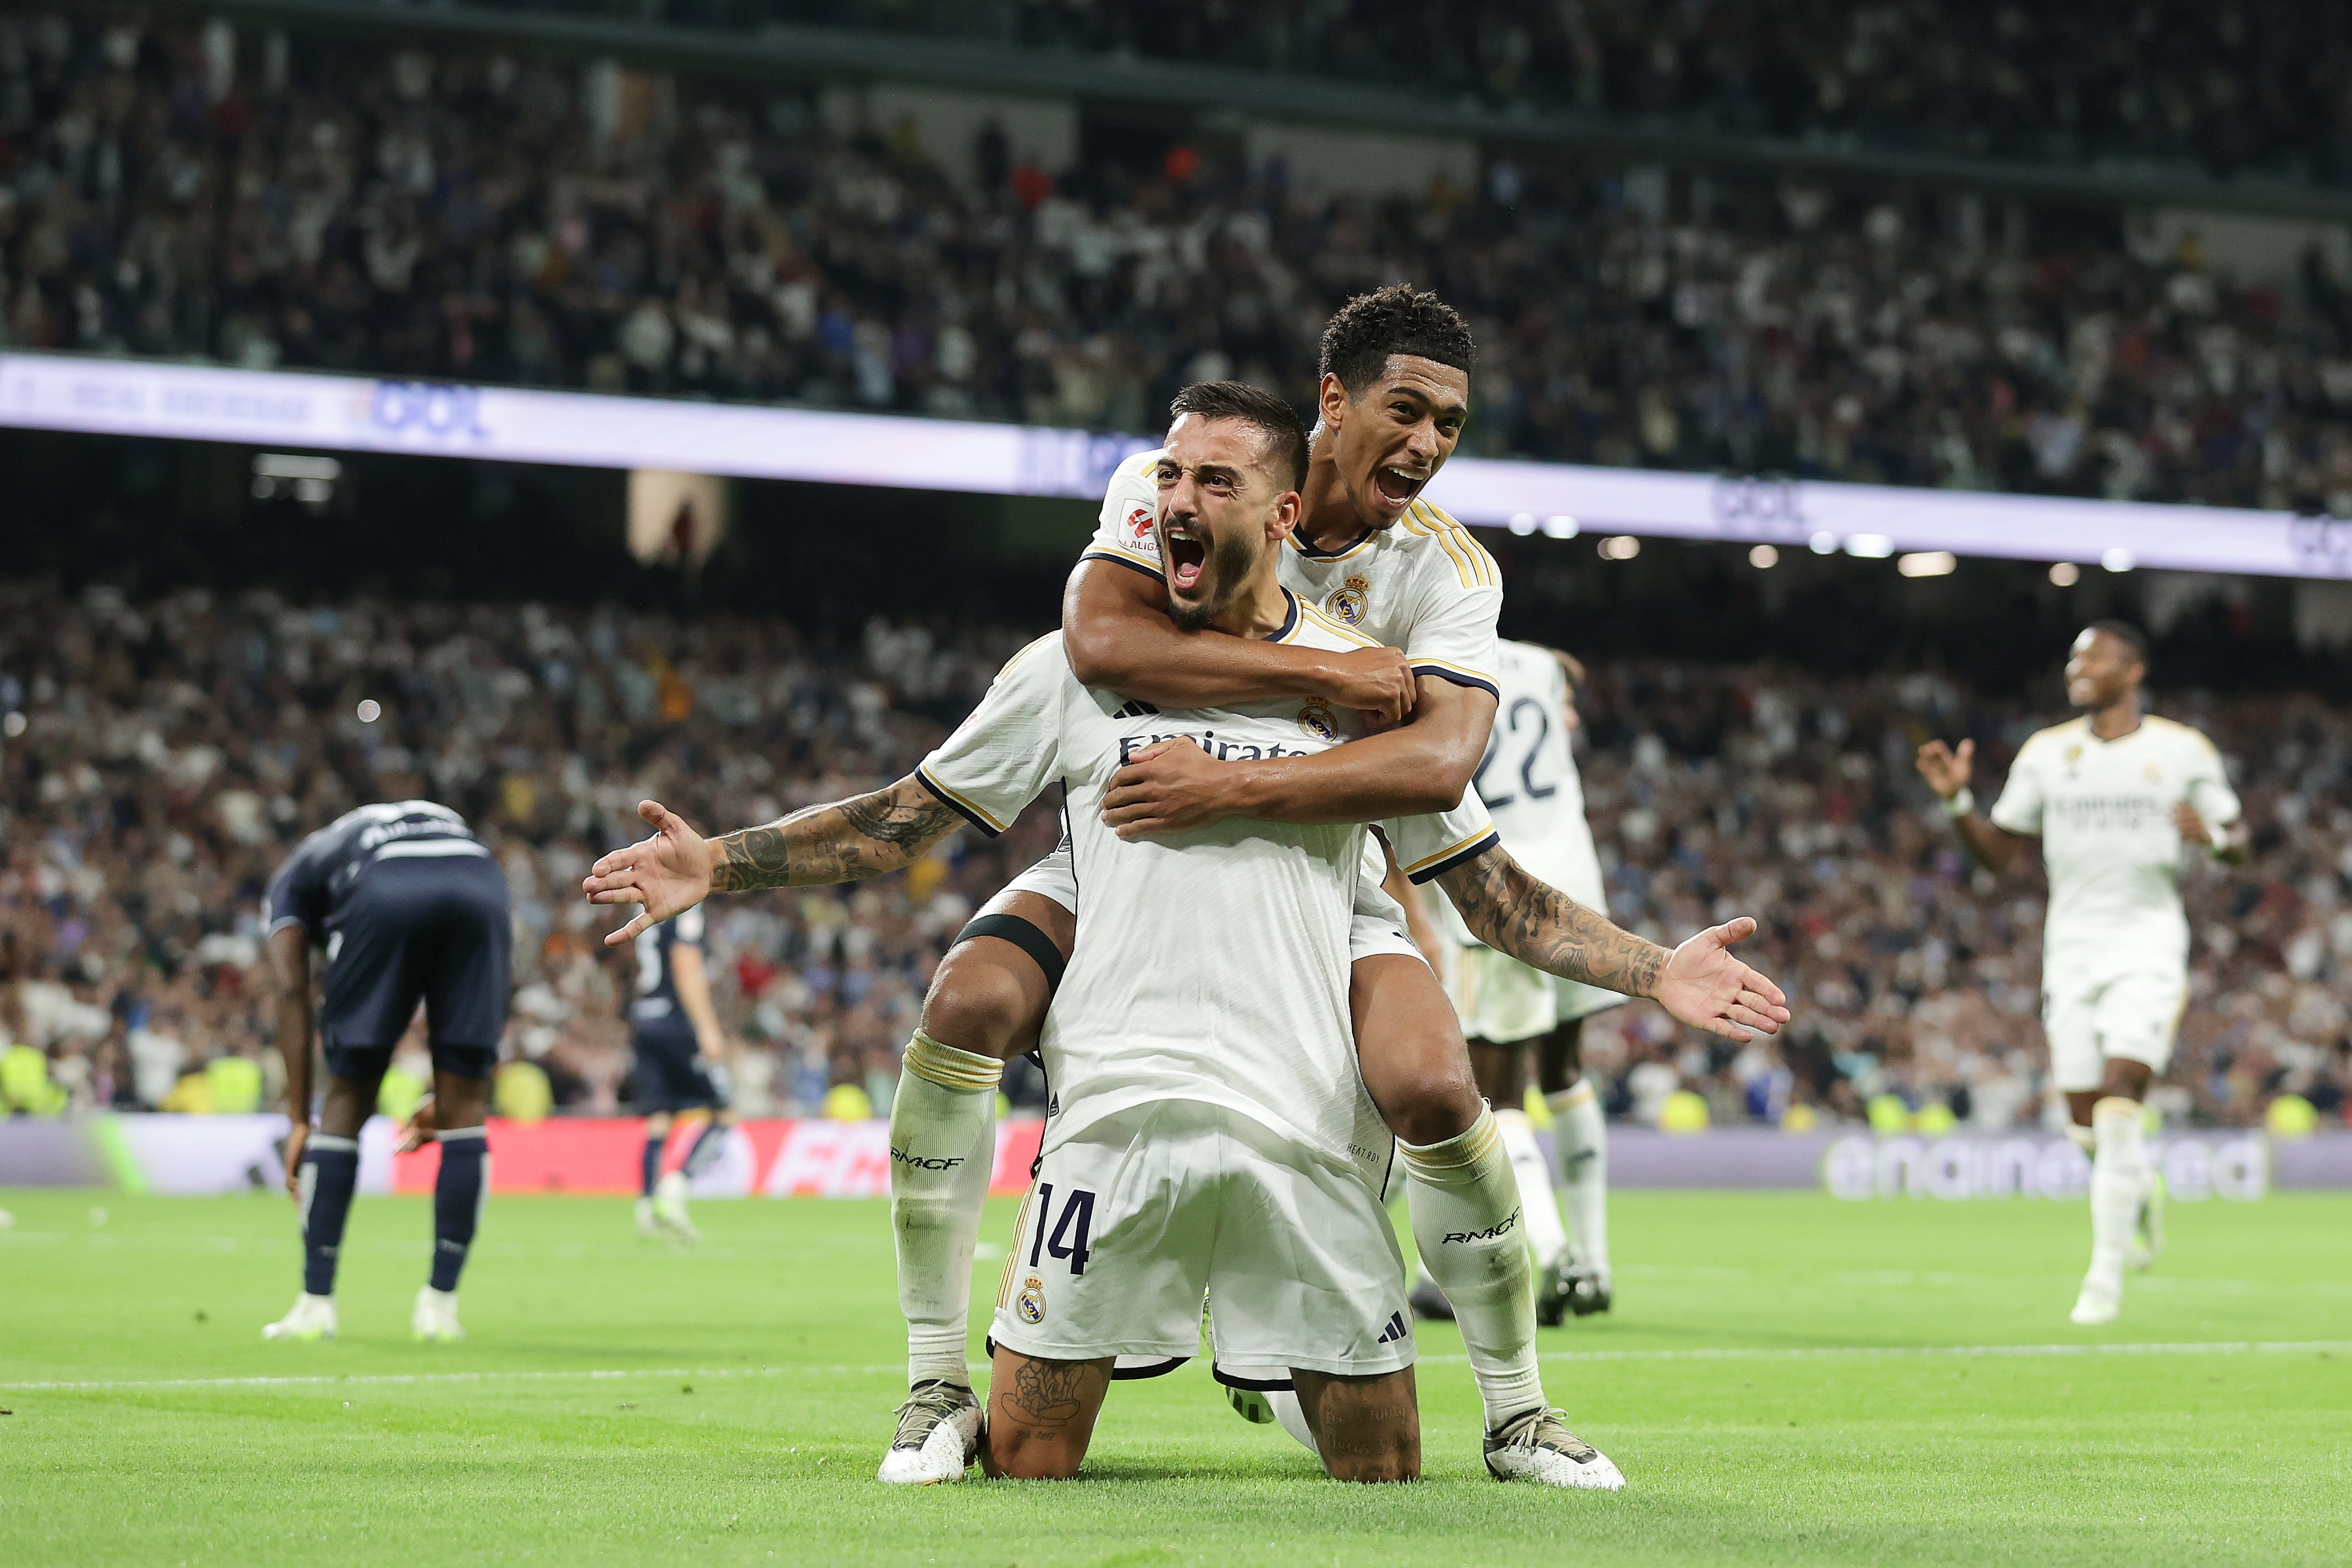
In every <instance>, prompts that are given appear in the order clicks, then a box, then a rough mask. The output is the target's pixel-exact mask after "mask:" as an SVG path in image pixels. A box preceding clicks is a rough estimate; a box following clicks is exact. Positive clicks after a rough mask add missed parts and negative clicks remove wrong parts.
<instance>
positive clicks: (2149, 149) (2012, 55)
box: [509, 0, 2352, 184]
mask: <svg viewBox="0 0 2352 1568" xmlns="http://www.w3.org/2000/svg"><path fill="white" fill-rule="evenodd" d="M509 3H513V0H509ZM520 4H521V5H523V6H524V7H525V8H530V9H544V10H562V11H568V12H573V13H589V14H594V13H600V12H601V13H604V14H605V15H610V16H628V17H630V18H632V19H635V18H639V17H642V16H646V15H647V14H648V9H647V6H646V4H645V3H644V0H520ZM652 9H653V13H654V14H657V15H660V16H665V17H667V19H669V20H671V21H674V22H677V23H682V24H687V25H719V26H735V27H756V26H760V25H761V24H763V23H767V22H772V21H775V22H795V23H802V24H813V25H817V26H851V27H863V28H884V29H891V30H898V31H907V32H918V33H928V34H934V35H943V36H948V37H971V38H984V39H989V40H992V41H994V42H999V43H1005V44H1014V45H1019V46H1021V47H1025V48H1030V49H1039V48H1045V49H1060V50H1066V51H1075V52H1086V53H1095V54H1115V55H1127V56H1139V57H1143V58H1145V59H1171V60H1189V61H1196V62H1199V63H1202V64H1214V65H1229V66H1244V67H1248V68H1254V69H1258V70H1274V71H1295V72H1300V73H1304V74H1308V75H1317V76H1329V77H1338V78H1349V79H1354V80H1359V81H1365V82H1372V83H1378V84H1381V85H1382V86H1388V87H1399V88H1402V89H1406V90H1408V91H1410V92H1412V93H1414V94H1416V95H1422V96H1430V97H1438V98H1445V99H1468V100H1470V101H1473V102H1478V103H1483V104H1486V105H1488V106H1490V107H1493V108H1496V109H1521V108H1532V109H1538V110H1549V111H1569V112H1578V111H1581V112H1584V113H1588V114H1602V115H1607V116H1608V117H1610V118H1611V119H1612V120H1642V121H1646V122H1652V123H1665V124H1669V125H1684V126H1691V127H1696V128H1701V129H1706V130H1710V131H1727V132H1735V133H1753V132H1758V131H1763V132H1769V133H1770V134H1773V135H1777V136H1785V137H1792V138H1801V139H1803V140H1806V141H1815V142H1819V141H1832V142H1839V143H1846V144H1852V145H1858V146H1863V147H1868V148H1873V149H1901V150H1906V151H1910V150H1916V151H1933V152H1962V153H1973V154H1978V155H1990V156H1996V157H2009V158H2031V159H2042V160H2053V161H2066V162H2073V161H2085V162H2088V161H2102V162H2137V163H2149V162H2152V163H2159V164H2167V165H2189V166H2192V167H2196V168H2199V169H2202V170H2208V171H2211V172H2219V173H2228V172H2236V171H2239V170H2246V169H2252V170H2259V171H2262V172H2268V173H2275V174H2281V175H2286V176H2290V177H2303V178H2317V179H2322V180H2326V181H2329V182H2331V183H2339V184H2341V183H2352V26H2347V21H2346V17H2345V16H2344V13H2343V11H2342V10H2341V9H2340V8H2338V7H2335V6H2329V5H2314V4H2309V3H2308V0H2272V3H2271V4H2266V5H2253V6H2213V5H2187V4H2181V3H2179V0H2166V3H2158V4H2147V5H2137V6H2135V7H2133V8H2132V9H2131V10H2130V11H2129V12H2107V11H2104V10H2100V9H2097V8H2090V9H2083V10H2066V9H2063V8H2061V9H2050V8H2039V9H2037V8H2033V7H2029V6H2024V5H1960V4H1953V3H1950V0H1943V3H1938V0H1907V3H1906V4H1899V5H1855V4H1852V3H1850V0H1849V3H1831V0H1774V3H1772V4H1767V5H1757V4H1735V3H1733V0H1689V3H1685V4H1683V5H1640V4H1637V3H1636V0H1567V3H1566V4H1550V3H1545V0H1483V3H1482V4H1479V5H1445V4H1442V3H1441V0H1405V3H1402V4H1400V3H1399V0H1268V3H1265V4H1259V5H1247V6H1242V5H1232V4H1229V3H1227V0H1173V3H1171V0H1150V3H1149V4H1145V3H1143V0H1013V3H1003V4H995V5H973V4H971V3H970V0H657V4H656V5H655V6H654V7H653V8H652Z"/></svg>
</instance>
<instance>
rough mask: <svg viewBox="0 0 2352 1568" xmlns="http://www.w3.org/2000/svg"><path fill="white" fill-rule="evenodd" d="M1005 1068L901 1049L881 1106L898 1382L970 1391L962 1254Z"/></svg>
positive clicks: (987, 1160)
mask: <svg viewBox="0 0 2352 1568" xmlns="http://www.w3.org/2000/svg"><path fill="white" fill-rule="evenodd" d="M1003 1075H1004V1064H1003V1062H1001V1061H997V1060H996V1059H995V1058H993V1057H988V1056H980V1055H976V1054H974V1053H973V1052H971V1051H959V1050H958V1049H956V1048H955V1047H954V1046H952V1045H941V1044H940V1042H939V1041H938V1040H933V1039H932V1038H931V1037H930V1036H929V1035H927V1034H925V1033H924V1032H923V1031H922V1030H916V1031H915V1035H914V1038H913V1039H912V1040H908V1042H907V1056H906V1061H905V1064H904V1066H903V1068H902V1069H901V1071H899V1074H898V1094H897V1095H896V1096H895V1097H894V1098H893V1099H892V1100H891V1102H890V1229H891V1233H892V1235H893V1236H894V1237H895V1238H896V1239H897V1241H898V1308H899V1311H900V1312H904V1313H905V1314H906V1318H907V1381H908V1385H914V1384H917V1383H923V1382H927V1381H929V1380H930V1379H933V1378H944V1379H946V1380H947V1381H948V1382H950V1383H955V1384H961V1385H964V1386H966V1387H969V1386H971V1369H970V1368H969V1367H968V1366H966V1364H965V1363H964V1342H965V1338H966V1335H967V1334H968V1333H970V1322H969V1320H970V1318H971V1255H972V1249H973V1248H974V1247H975V1246H976V1245H978V1243H979V1240H980V1214H981V1207H982V1205H983V1204H985V1203H986V1202H987V1201H988V1178H989V1175H990V1172H991V1169H992V1166H994V1164H995V1159H996V1139H995V1129H996V1084H997V1081H998V1080H999V1079H1000V1078H1002V1077H1003Z"/></svg>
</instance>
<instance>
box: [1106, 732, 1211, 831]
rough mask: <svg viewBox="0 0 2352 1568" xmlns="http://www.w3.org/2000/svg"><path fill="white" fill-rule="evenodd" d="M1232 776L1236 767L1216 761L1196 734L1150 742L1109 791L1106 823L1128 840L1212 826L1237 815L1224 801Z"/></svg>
mask: <svg viewBox="0 0 2352 1568" xmlns="http://www.w3.org/2000/svg"><path fill="white" fill-rule="evenodd" d="M1232 776H1233V769H1231V768H1225V767H1223V766H1220V765H1219V764H1218V763H1216V762H1213V761H1212V760H1210V758H1209V754H1208V753H1207V752H1205V751H1203V750H1202V749H1201V747H1199V746H1198V745H1197V744H1196V743H1194V742H1193V741H1192V739H1191V738H1190V737H1179V738H1177V739H1175V740H1163V741H1160V742H1159V743H1158V744H1156V745H1152V746H1147V747H1144V748H1143V749H1142V750H1140V751H1139V752H1137V753H1136V754H1135V755H1134V757H1132V758H1129V761H1128V764H1127V766H1126V767H1124V768H1120V769H1119V770H1118V773H1117V774H1116V775H1114V776H1113V777H1112V779H1111V781H1110V788H1109V789H1106V790H1104V791H1103V802H1102V820H1103V822H1104V823H1105V825H1106V826H1108V827H1111V828H1115V829H1117V830H1118V836H1119V837H1120V838H1122V839H1139V838H1142V837H1143V836H1144V835H1146V834H1147V833H1179V832H1182V831H1184V830H1185V829H1187V828H1200V827H1206V826H1207V825H1208V824H1209V823H1211V822H1213V821H1217V819H1219V818H1220V817H1229V816H1231V815H1233V812H1232V811H1231V810H1229V809H1228V808H1227V807H1226V806H1225V804H1224V803H1223V787H1224V786H1225V785H1226V784H1227V783H1228V782H1229V781H1230V780H1231V779H1232Z"/></svg>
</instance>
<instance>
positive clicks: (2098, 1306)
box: [2066, 1277, 2124, 1328]
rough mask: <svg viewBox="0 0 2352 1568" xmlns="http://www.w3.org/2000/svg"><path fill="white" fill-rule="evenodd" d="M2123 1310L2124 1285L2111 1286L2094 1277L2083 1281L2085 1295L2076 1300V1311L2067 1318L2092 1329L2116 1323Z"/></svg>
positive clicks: (2068, 1314) (2069, 1313)
mask: <svg viewBox="0 0 2352 1568" xmlns="http://www.w3.org/2000/svg"><path fill="white" fill-rule="evenodd" d="M2123 1310H2124V1292H2123V1287H2122V1285H2120V1284H2110V1283H2108V1282H2107V1281H2105V1280H2101V1279H2098V1278H2096V1277H2093V1278H2089V1279H2085V1280H2084V1281H2083V1293H2082V1294H2081V1295H2079V1296H2077V1297H2075V1298H2074V1311H2073V1312H2068V1313H2067V1314H2066V1316H2067V1318H2068V1319H2069V1320H2070V1321H2071V1322H2077V1323H2081V1324H2082V1325H2084V1327H2085V1328H2090V1327H2095V1326H2096V1325H2097V1324H2100V1323H2111V1322H2115V1321H2116V1317H2117V1316H2118V1315H2120V1314H2121V1313H2122V1312H2123Z"/></svg>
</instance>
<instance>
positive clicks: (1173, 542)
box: [1166, 520, 1209, 595]
mask: <svg viewBox="0 0 2352 1568" xmlns="http://www.w3.org/2000/svg"><path fill="white" fill-rule="evenodd" d="M1167 550H1168V554H1167V558H1166V560H1167V568H1168V586H1169V587H1170V588H1171V589H1173V590H1175V591H1177V592H1179V593H1182V594H1186V595H1191V594H1192V593H1195V592H1197V591H1199V589H1200V586H1201V579H1202V576H1204V575H1205V574H1206V573H1207V571H1208V570H1209V545H1208V541H1207V540H1206V539H1204V538H1202V537H1201V536H1200V535H1199V534H1197V533H1195V532H1194V531H1193V529H1192V525H1190V524H1189V523H1179V522H1175V521H1172V520H1171V522H1170V523H1169V525H1168V532H1167Z"/></svg>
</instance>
